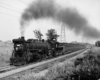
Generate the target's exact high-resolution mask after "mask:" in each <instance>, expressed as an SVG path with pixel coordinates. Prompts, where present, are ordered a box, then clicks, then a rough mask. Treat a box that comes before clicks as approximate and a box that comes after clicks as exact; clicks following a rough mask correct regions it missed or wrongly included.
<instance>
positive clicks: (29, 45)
mask: <svg viewBox="0 0 100 80" xmlns="http://www.w3.org/2000/svg"><path fill="white" fill-rule="evenodd" d="M12 42H13V44H14V50H13V52H12V56H11V58H10V65H24V64H27V63H31V62H36V61H40V60H43V59H46V58H51V57H55V56H57V54H56V53H57V52H60V51H62V50H63V46H59V43H58V42H57V41H55V40H52V41H51V40H47V41H45V40H40V41H39V40H37V39H28V40H25V39H24V37H21V38H19V39H13V40H12Z"/></svg>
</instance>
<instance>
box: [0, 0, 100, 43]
mask: <svg viewBox="0 0 100 80" xmlns="http://www.w3.org/2000/svg"><path fill="white" fill-rule="evenodd" d="M32 1H33V0H0V40H3V41H7V40H12V39H14V38H18V37H20V36H21V34H20V19H21V15H22V13H23V12H24V10H25V9H26V8H27V7H28V5H29V4H30V3H32ZM56 3H57V4H59V5H60V6H62V7H64V8H66V7H69V8H75V9H77V11H78V12H79V13H80V14H81V15H83V16H84V17H85V18H86V19H87V21H88V23H89V24H91V25H92V26H93V27H94V28H96V29H97V30H99V31H100V22H99V21H100V0H56ZM61 26H62V25H61V23H56V22H55V21H54V20H52V19H42V20H41V19H40V20H32V21H31V22H30V23H29V25H28V27H27V29H26V30H25V35H24V36H25V39H28V38H35V36H34V33H33V30H35V29H39V30H40V31H41V32H42V33H43V34H44V37H43V38H46V37H45V33H46V32H47V30H48V29H51V28H54V29H55V30H56V31H57V33H58V34H59V35H60V34H61ZM65 31H66V42H72V41H78V42H90V43H93V42H94V41H96V40H97V39H95V40H91V39H86V38H84V37H82V36H81V35H76V34H75V33H74V32H73V31H72V30H70V29H68V28H67V27H66V29H65ZM98 40H99V39H98ZM59 41H60V38H59Z"/></svg>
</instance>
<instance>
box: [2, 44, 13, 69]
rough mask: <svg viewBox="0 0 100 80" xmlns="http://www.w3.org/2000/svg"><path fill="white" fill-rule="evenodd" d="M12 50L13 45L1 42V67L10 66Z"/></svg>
mask: <svg viewBox="0 0 100 80" xmlns="http://www.w3.org/2000/svg"><path fill="white" fill-rule="evenodd" d="M12 49H13V45H12V44H11V43H4V42H2V43H1V42H0V67H3V66H6V65H9V58H10V56H11V54H12Z"/></svg>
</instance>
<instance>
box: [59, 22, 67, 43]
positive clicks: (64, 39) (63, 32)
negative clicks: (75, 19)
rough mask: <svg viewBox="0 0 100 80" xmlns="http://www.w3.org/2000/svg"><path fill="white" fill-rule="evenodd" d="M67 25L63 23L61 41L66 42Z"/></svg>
mask: <svg viewBox="0 0 100 80" xmlns="http://www.w3.org/2000/svg"><path fill="white" fill-rule="evenodd" d="M65 31H66V30H65V26H64V25H63V24H62V23H61V35H60V41H61V42H63V43H64V42H66V32H65Z"/></svg>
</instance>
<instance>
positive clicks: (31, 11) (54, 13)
mask: <svg viewBox="0 0 100 80" xmlns="http://www.w3.org/2000/svg"><path fill="white" fill-rule="evenodd" d="M41 18H42V19H43V18H52V19H54V20H56V21H57V22H62V23H63V24H64V25H68V26H67V27H68V28H69V29H71V30H73V31H74V32H75V34H77V35H83V36H84V37H85V38H91V39H96V38H100V32H99V31H98V30H96V29H95V28H93V27H92V26H91V25H90V24H89V23H88V21H87V20H86V19H85V18H84V17H83V16H82V15H81V14H79V13H78V11H77V10H75V9H72V8H61V7H60V6H59V5H57V4H56V3H55V2H54V1H53V0H37V1H36V2H33V3H32V4H30V5H29V7H28V8H27V9H26V10H25V11H24V13H23V14H22V16H21V22H20V23H21V33H22V35H23V34H24V28H25V25H26V24H27V23H28V22H30V21H31V20H33V19H35V20H38V19H41Z"/></svg>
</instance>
